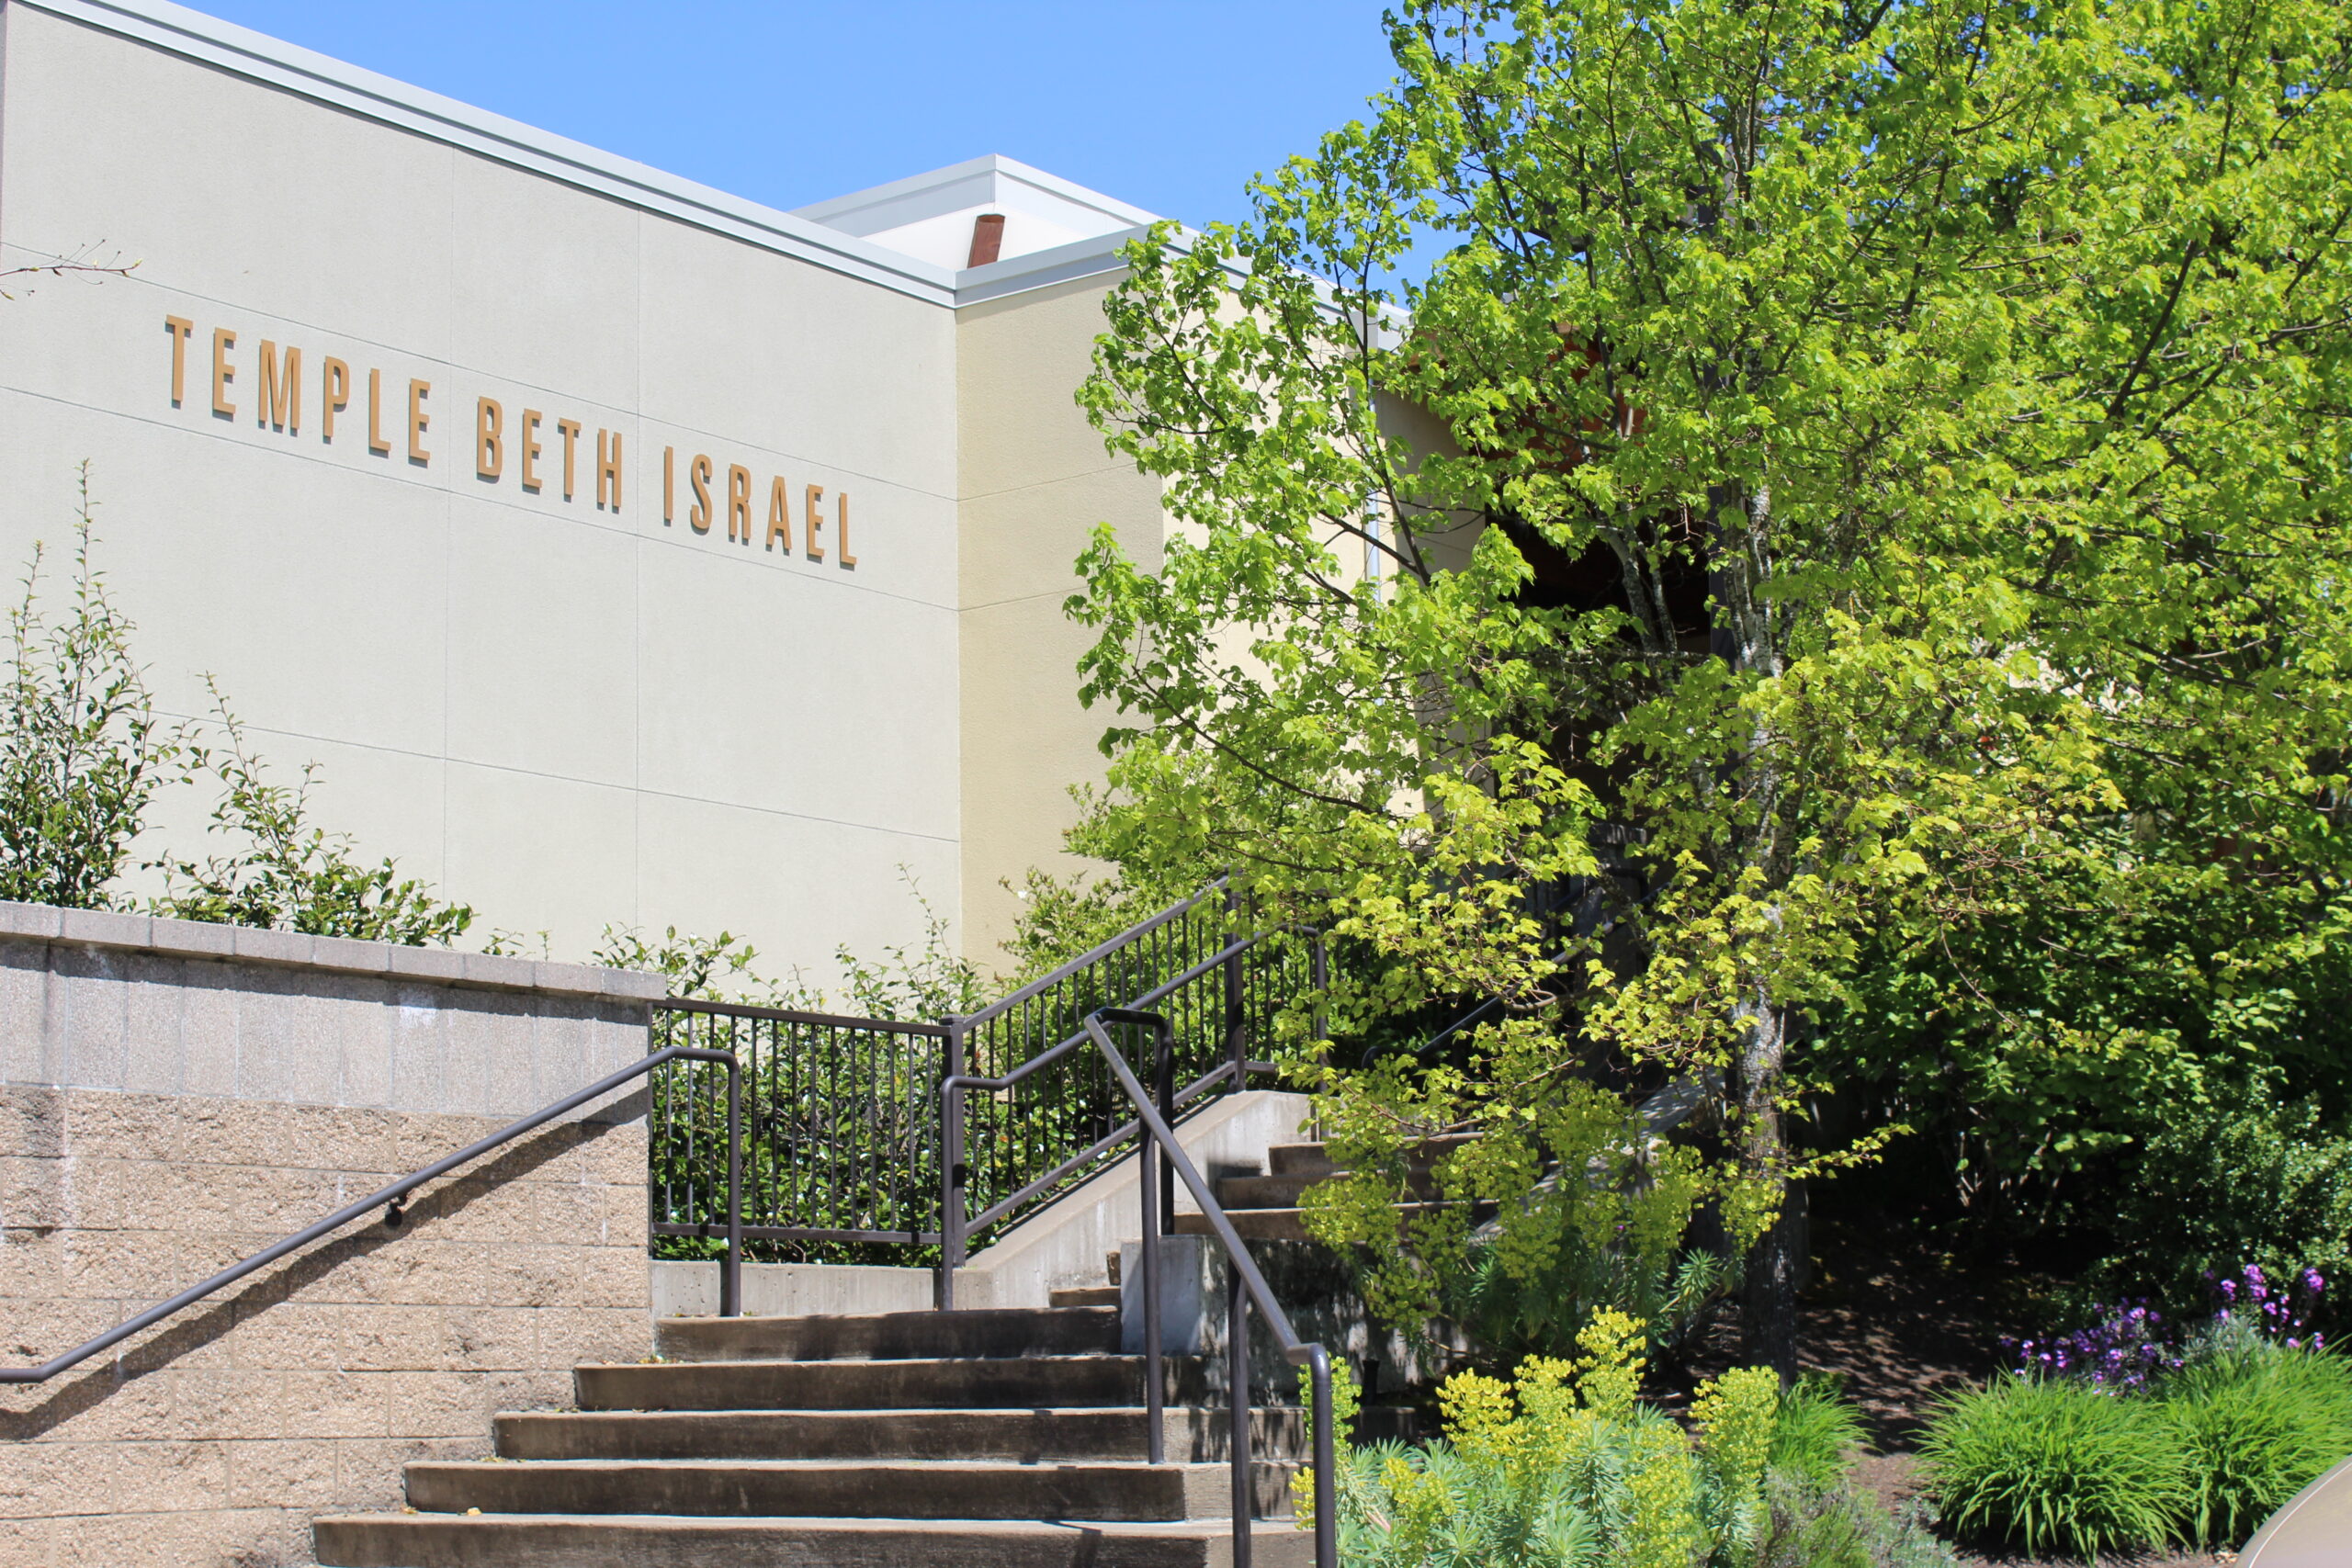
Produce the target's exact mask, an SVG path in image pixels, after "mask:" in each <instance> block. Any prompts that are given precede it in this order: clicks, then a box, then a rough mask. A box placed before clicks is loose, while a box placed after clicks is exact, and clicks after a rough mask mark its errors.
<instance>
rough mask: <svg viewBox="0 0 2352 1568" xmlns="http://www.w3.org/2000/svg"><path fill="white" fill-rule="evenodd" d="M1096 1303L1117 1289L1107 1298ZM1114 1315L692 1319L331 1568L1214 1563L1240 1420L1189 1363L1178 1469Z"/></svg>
mask: <svg viewBox="0 0 2352 1568" xmlns="http://www.w3.org/2000/svg"><path fill="white" fill-rule="evenodd" d="M1090 1289H1097V1290H1099V1289H1100V1287H1092V1288H1090ZM1118 1316H1119V1314H1118V1310H1117V1308H1116V1307H1114V1306H1111V1305H1108V1304H1093V1303H1091V1302H1090V1303H1086V1304H1071V1305H1057V1306H1055V1307H1050V1308H1042V1309H1022V1310H991V1311H979V1312H956V1313H889V1314H877V1315H874V1316H862V1317H800V1318H736V1319H718V1318H694V1319H670V1320H666V1321H664V1322H662V1323H661V1324H660V1325H657V1327H656V1331H655V1348H656V1350H657V1352H658V1354H659V1356H660V1358H662V1359H657V1360H654V1361H650V1362H646V1363H644V1364H641V1365H635V1366H585V1367H581V1368H579V1369H577V1371H575V1373H574V1388H575V1394H576V1403H577V1404H578V1406H579V1408H578V1409H576V1410H572V1411H563V1412H548V1413H530V1414H510V1415H502V1416H498V1417H497V1418H496V1420H495V1422H494V1424H493V1429H492V1435H493V1440H494V1445H495V1446H494V1452H495V1454H496V1457H495V1458H494V1459H492V1460H488V1461H475V1462H451V1461H420V1462H417V1463H413V1464H411V1465H409V1466H408V1467H407V1472H406V1473H407V1495H408V1504H409V1510H408V1511H407V1512H405V1513H400V1514H379V1515H356V1516H341V1517H322V1518H321V1519H319V1520H318V1521H317V1522H316V1524H315V1526H314V1527H313V1541H314V1546H315V1549H316V1555H317V1559H318V1561H319V1562H321V1563H322V1564H327V1565H332V1568H542V1565H545V1568H555V1565H557V1564H561V1565H563V1568H601V1565H605V1564H611V1565H614V1568H620V1565H622V1564H627V1565H628V1568H718V1565H719V1564H725V1565H727V1568H766V1565H770V1564H774V1565H776V1568H783V1565H786V1564H789V1565H791V1568H827V1565H840V1568H868V1565H870V1568H929V1565H932V1564H937V1565H940V1568H948V1565H951V1564H953V1565H956V1568H967V1565H975V1568H1081V1565H1085V1568H1216V1565H1221V1564H1227V1563H1229V1562H1230V1560H1231V1552H1232V1539H1231V1537H1232V1511H1233V1493H1232V1472H1231V1470H1230V1467H1229V1466H1228V1465H1227V1463H1226V1462H1224V1461H1225V1459H1226V1457H1227V1435H1228V1421H1227V1413H1226V1412H1225V1411H1223V1410H1219V1409H1211V1408H1208V1407H1206V1406H1204V1404H1203V1403H1202V1390H1203V1387H1204V1368H1203V1367H1202V1366H1201V1364H1200V1363H1199V1361H1198V1360H1197V1359H1192V1358H1170V1359H1169V1360H1168V1361H1167V1363H1166V1371H1167V1387H1166V1393H1167V1396H1168V1398H1169V1399H1170V1408H1169V1410H1168V1413H1167V1416H1166V1420H1165V1424H1164V1426H1163V1428H1162V1430H1163V1432H1164V1435H1165V1438H1166V1444H1167V1452H1168V1455H1169V1459H1168V1461H1167V1462H1166V1463H1162V1464H1151V1463H1148V1462H1147V1461H1145V1459H1144V1457H1143V1456H1144V1453H1145V1451H1146V1450H1145V1444H1146V1436H1147V1435H1146V1430H1145V1420H1144V1410H1143V1402H1142V1393H1143V1376H1144V1364H1143V1359H1142V1358H1141V1357H1137V1356H1124V1355H1120V1354H1118V1353H1117V1349H1118V1340H1119V1324H1118ZM1304 1435H1305V1434H1304V1424H1303V1422H1302V1420H1301V1417H1300V1413H1299V1412H1297V1411H1295V1410H1276V1411H1263V1412H1260V1413H1258V1414H1257V1415H1256V1416H1253V1418H1252V1453H1253V1455H1254V1456H1255V1457H1256V1458H1257V1460H1258V1461H1259V1462H1258V1463H1256V1464H1255V1465H1254V1466H1253V1467H1252V1477H1251V1488H1250V1490H1251V1494H1252V1495H1251V1508H1252V1512H1253V1515H1254V1516H1255V1517H1256V1518H1257V1519H1258V1520H1259V1521H1260V1522H1258V1523H1257V1524H1255V1525H1254V1526H1253V1527H1252V1529H1251V1537H1252V1541H1253V1555H1254V1558H1255V1560H1256V1561H1257V1562H1259V1563H1261V1564H1265V1565H1267V1568H1289V1565H1292V1564H1305V1563H1307V1562H1312V1561H1313V1555H1314V1553H1313V1540H1312V1538H1311V1537H1309V1536H1308V1535H1306V1533H1304V1532H1302V1531H1300V1530H1298V1529H1295V1528H1294V1527H1293V1526H1292V1525H1291V1524H1290V1523H1289V1522H1288V1519H1287V1517H1286V1516H1287V1515H1288V1513H1289V1496H1288V1486H1289V1481H1290V1477H1291V1475H1292V1473H1293V1472H1294V1470H1295V1464H1296V1461H1297V1457H1298V1455H1299V1454H1300V1452H1301V1449H1302V1445H1303V1441H1304Z"/></svg>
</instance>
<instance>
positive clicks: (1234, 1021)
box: [1225, 883, 1250, 1094]
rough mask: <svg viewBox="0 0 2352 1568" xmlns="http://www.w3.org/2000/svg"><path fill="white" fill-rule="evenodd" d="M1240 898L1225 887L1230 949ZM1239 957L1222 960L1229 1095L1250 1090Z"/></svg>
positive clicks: (1238, 935)
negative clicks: (1230, 1072)
mask: <svg viewBox="0 0 2352 1568" xmlns="http://www.w3.org/2000/svg"><path fill="white" fill-rule="evenodd" d="M1240 915H1241V895H1240V894H1239V893H1238V892H1236V891H1235V890H1234V887H1233V885H1232V884H1231V883H1227V885H1226V888H1225V928H1226V930H1225V942H1226V945H1227V947H1231V946H1233V945H1234V944H1235V943H1237V942H1239V941H1240V940H1241V919H1240ZM1242 1000H1243V987H1242V973H1241V954H1240V953H1232V954H1230V955H1229V956H1227V959H1226V961H1225V1059H1226V1061H1227V1063H1229V1064H1231V1066H1232V1067H1233V1082H1232V1087H1231V1088H1230V1089H1228V1090H1227V1093H1229V1094H1239V1093H1240V1092H1241V1091H1242V1090H1243V1089H1248V1088H1249V1087H1250V1031H1249V1025H1248V1022H1247V1020H1246V1018H1245V1017H1244V1013H1243V1006H1242Z"/></svg>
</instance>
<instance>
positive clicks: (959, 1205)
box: [936, 876, 1329, 1311]
mask: <svg viewBox="0 0 2352 1568" xmlns="http://www.w3.org/2000/svg"><path fill="white" fill-rule="evenodd" d="M1216 897H1223V898H1224V900H1225V905H1226V908H1227V913H1228V918H1234V917H1238V913H1239V900H1238V897H1237V895H1236V894H1235V892H1234V890H1233V887H1232V884H1231V879H1230V878H1228V877H1222V876H1221V877H1218V878H1217V879H1216V881H1215V882H1212V883H1210V884H1209V885H1208V886H1206V887H1204V888H1203V889H1202V890H1201V891H1200V892H1198V893H1195V894H1193V895H1192V896H1191V897H1187V898H1182V899H1179V900H1177V901H1176V902H1175V903H1173V904H1170V905H1169V906H1168V907H1167V908H1164V909H1161V910H1160V911H1159V913H1157V914H1155V915H1153V916H1152V917H1151V918H1150V919H1146V920H1143V921H1141V922H1139V923H1137V924H1136V925H1134V926H1131V927H1129V928H1128V929H1127V930H1125V931H1122V932H1120V933H1119V934H1118V935H1117V936H1115V937H1114V938H1112V939H1111V940H1110V941H1108V942H1103V943H1101V944H1099V945H1097V946H1095V947H1093V948H1091V949H1090V950H1088V951H1087V952H1085V953H1081V954H1080V955H1079V956H1078V957H1076V958H1073V959H1071V960H1070V961H1069V963H1067V964H1062V965H1061V966H1060V967H1058V968H1057V969H1055V970H1054V971H1053V972H1052V973H1050V974H1048V975H1046V976H1042V977H1041V978H1039V979H1036V980H1034V981H1031V982H1030V983H1029V984H1028V985H1026V986H1023V987H1021V988H1020V989H1018V990H1016V991H1014V992H1013V993H1012V995H1010V996H1008V997H1006V998H1002V999H1001V1000H1000V1001H997V1002H993V1003H991V1004H989V1006H988V1007H986V1008H983V1009H981V1010H979V1011H978V1012H974V1013H967V1014H963V1015H960V1016H951V1017H948V1018H946V1019H944V1020H943V1021H942V1022H943V1024H944V1027H945V1029H946V1032H947V1035H948V1039H947V1053H948V1064H947V1073H946V1076H945V1077H944V1079H943V1080H942V1082H941V1085H940V1147H941V1156H942V1157H941V1161H940V1166H941V1169H940V1181H941V1192H940V1221H941V1223H940V1232H941V1235H940V1243H941V1246H940V1251H941V1258H940V1269H939V1278H938V1284H937V1289H936V1303H937V1304H938V1306H939V1307H940V1308H941V1309H942V1310H943V1311H944V1310H948V1309H951V1308H953V1307H954V1306H955V1304H956V1269H958V1268H960V1267H961V1266H962V1265H963V1263H964V1261H965V1257H966V1247H967V1241H966V1238H967V1237H968V1236H969V1235H971V1234H972V1233H973V1232H974V1231H976V1230H978V1229H980V1228H982V1227H983V1226H986V1225H988V1224H992V1223H994V1222H995V1221H997V1220H1000V1219H1001V1218H1003V1217H1005V1216H1006V1215H1008V1214H1010V1213H1014V1212H1016V1211H1017V1210H1019V1208H1020V1207H1021V1206H1022V1205H1023V1204H1024V1203H1026V1202H1028V1201H1031V1200H1032V1199H1035V1198H1036V1197H1038V1196H1040V1195H1041V1194H1043V1193H1045V1192H1047V1191H1049V1190H1052V1189H1053V1188H1054V1187H1055V1186H1056V1185H1057V1184H1059V1183H1062V1182H1064V1181H1067V1180H1068V1179H1069V1178H1070V1177H1071V1176H1072V1175H1074V1174H1076V1173H1077V1172H1079V1171H1080V1170H1082V1169H1084V1168H1086V1167H1087V1166H1088V1165H1089V1164H1091V1162H1092V1161H1093V1160H1095V1159H1096V1158H1098V1157H1100V1156H1102V1155H1103V1153H1104V1152H1105V1151H1107V1150H1109V1149H1111V1148H1113V1147H1114V1146H1116V1145H1118V1144H1119V1143H1120V1142H1122V1141H1124V1140H1125V1138H1126V1137H1127V1136H1128V1135H1129V1134H1132V1133H1133V1132H1134V1131H1135V1128H1136V1123H1135V1122H1125V1123H1124V1124H1122V1125H1120V1126H1119V1127H1116V1128H1114V1129H1113V1130H1112V1131H1110V1132H1109V1133H1108V1134H1105V1135H1103V1137H1101V1138H1099V1139H1097V1140H1096V1141H1095V1142H1094V1144H1093V1145H1091V1146H1089V1147H1088V1148H1085V1149H1083V1150H1080V1151H1078V1152H1077V1153H1075V1154H1072V1155H1070V1156H1066V1157H1065V1158H1063V1159H1062V1160H1060V1161H1059V1162H1058V1163H1057V1164H1056V1165H1055V1167H1054V1168H1052V1169H1051V1170H1048V1171H1046V1172H1045V1173H1044V1174H1042V1175H1040V1176H1038V1177H1036V1178H1035V1179H1032V1180H1030V1181H1028V1182H1027V1183H1025V1184H1024V1185H1023V1186H1022V1187H1021V1188H1020V1189H1019V1190H1017V1191H1015V1192H1013V1193H1012V1194H1010V1195H1007V1196H1005V1197H1001V1198H999V1199H998V1200H997V1201H995V1202H993V1203H991V1204H990V1205H989V1207H988V1208H987V1209H985V1210H983V1211H982V1212H981V1213H978V1214H970V1213H966V1212H965V1194H964V1183H965V1173H966V1165H965V1160H964V1127H965V1108H964V1098H963V1093H962V1089H963V1087H964V1086H965V1085H967V1083H969V1084H977V1083H979V1082H981V1081H983V1080H980V1079H978V1078H967V1077H964V1068H965V1066H967V1063H966V1060H965V1056H964V1052H963V1043H964V1041H965V1040H966V1039H967V1037H968V1036H969V1035H970V1033H971V1032H973V1031H974V1030H975V1029H977V1028H978V1027H979V1026H980V1025H982V1024H985V1023H987V1022H988V1021H990V1020H993V1019H996V1018H999V1017H1001V1016H1002V1015H1003V1014H1005V1013H1006V1012H1007V1011H1009V1010H1012V1008H1014V1007H1017V1006H1019V1005H1021V1004H1022V1003H1023V1002H1026V1001H1029V1000H1032V999H1034V998H1036V997H1038V996H1041V995H1043V994H1045V993H1046V992H1047V991H1048V990H1050V989H1051V988H1052V987H1054V986H1056V985H1058V984H1060V983H1061V982H1063V981H1065V980H1069V979H1071V978H1073V977H1075V976H1079V975H1080V974H1083V973H1084V972H1085V971H1086V970H1087V969H1089V968H1090V967H1091V966H1093V965H1095V964H1101V963H1103V961H1105V960H1106V959H1109V958H1112V957H1114V956H1116V955H1117V954H1118V953H1121V952H1122V951H1124V950H1125V949H1127V948H1130V947H1132V946H1134V945H1135V944H1136V942H1140V941H1142V940H1143V939H1145V938H1147V937H1148V936H1150V935H1151V934H1152V933H1153V932H1154V931H1159V929H1160V928H1162V927H1163V926H1165V925H1167V924H1168V923H1169V922H1170V921H1171V920H1174V919H1178V918H1180V917H1182V916H1183V915H1185V914H1187V913H1189V912H1190V911H1192V910H1194V909H1197V908H1200V907H1201V906H1202V905H1204V904H1205V903H1207V902H1209V901H1210V900H1211V899H1213V898H1216ZM1283 935H1298V936H1305V937H1306V938H1308V939H1309V940H1310V942H1311V943H1312V947H1311V953H1310V963H1311V964H1312V965H1313V974H1314V980H1313V984H1314V986H1315V987H1316V988H1317V990H1318V991H1319V990H1320V989H1321V988H1322V987H1324V985H1325V984H1327V983H1328V978H1329V976H1328V975H1327V973H1326V969H1327V961H1326V956H1325V953H1324V948H1323V942H1322V933H1321V932H1320V931H1316V930H1314V929H1312V928H1310V927H1306V926H1301V925H1295V924H1289V925H1281V926H1275V927H1273V928H1271V929H1269V930H1266V931H1251V932H1248V933H1246V934H1244V933H1240V932H1233V931H1228V936H1227V941H1226V942H1224V943H1223V944H1222V945H1221V946H1219V947H1218V948H1217V949H1216V951H1215V952H1213V953H1209V954H1208V955H1207V956H1205V957H1204V958H1201V959H1199V960H1197V961H1195V962H1194V963H1193V964H1189V965H1187V966H1186V967H1185V968H1183V969H1182V970H1180V971H1179V972H1178V973H1176V974H1174V975H1171V976H1168V977H1166V978H1164V979H1162V980H1160V981H1159V983H1158V984H1156V985H1154V986H1152V987H1149V988H1148V989H1146V990H1144V991H1142V992H1140V993H1138V994H1136V995H1134V996H1130V997H1126V998H1122V1002H1123V1005H1124V1006H1125V1007H1127V1008H1131V1009H1133V1008H1148V1007H1150V1006H1152V1005H1154V1004H1156V1003H1158V1002H1160V1001H1162V1000H1164V999H1165V998H1169V997H1171V996H1173V995H1175V994H1176V993H1177V992H1179V991H1181V990H1182V989H1183V988H1184V987H1187V986H1190V985H1193V984H1194V983H1195V982H1197V981H1199V980H1202V979H1204V978H1206V977H1207V976H1211V975H1213V974H1216V972H1217V971H1218V970H1220V969H1222V970H1223V971H1224V972H1225V976H1226V980H1225V989H1226V1002H1225V1005H1226V1032H1227V1053H1228V1055H1227V1060H1226V1061H1225V1062H1223V1063H1222V1064H1220V1065H1219V1066H1216V1068H1214V1069H1212V1070H1211V1071H1209V1072H1208V1073H1206V1074H1205V1075H1204V1076H1202V1077H1198V1078H1195V1079H1194V1080H1193V1081H1192V1082H1191V1083H1189V1084H1186V1085H1185V1086H1184V1087H1183V1089H1182V1091H1181V1093H1179V1094H1177V1095H1176V1096H1175V1098H1174V1099H1173V1100H1170V1103H1169V1105H1168V1106H1167V1107H1166V1109H1167V1110H1169V1111H1170V1114H1171V1115H1172V1113H1173V1111H1174V1109H1175V1107H1177V1106H1180V1105H1182V1104H1185V1103H1187V1102H1189V1101H1191V1100H1195V1099H1197V1098H1198V1097H1199V1096H1200V1095H1202V1094H1204V1092H1206V1091H1207V1090H1208V1089H1210V1088H1212V1087H1214V1086H1215V1085H1216V1084H1219V1083H1227V1082H1229V1083H1230V1084H1231V1085H1232V1087H1233V1088H1234V1089H1235V1090H1237V1091H1238V1090H1240V1089H1246V1088H1247V1087H1248V1083H1249V1075H1250V1074H1251V1073H1253V1072H1262V1073H1272V1072H1275V1071H1279V1070H1280V1069H1279V1068H1278V1067H1277V1066H1275V1065H1274V1064H1272V1063H1268V1062H1260V1061H1255V1060H1252V1059H1251V1058H1250V1053H1249V1051H1248V1049H1247V1043H1246V1041H1245V1040H1244V1039H1243V1037H1242V1032H1241V1021H1240V1015H1241V994H1240V974H1239V969H1238V965H1239V964H1240V963H1241V962H1242V959H1243V956H1244V955H1245V954H1247V953H1249V952H1250V950H1251V949H1253V948H1256V947H1257V946H1258V945H1259V944H1260V943H1261V942H1266V941H1267V940H1268V939H1270V938H1272V937H1276V936H1283ZM1322 1030H1323V1024H1322V1015H1321V1014H1320V1013H1319V1012H1318V1013H1317V1015H1316V1028H1315V1032H1316V1034H1317V1037H1318V1038H1320V1037H1321V1034H1322ZM1085 1043H1087V1035H1086V1032H1085V1031H1084V1029H1083V1028H1082V1027H1081V1028H1080V1030H1079V1031H1078V1032H1074V1033H1072V1034H1070V1035H1069V1036H1067V1037H1065V1038H1064V1039H1062V1040H1060V1041H1057V1042H1056V1043H1053V1044H1051V1045H1048V1046H1047V1047H1046V1048H1045V1049H1044V1050H1042V1051H1039V1052H1038V1053H1037V1054H1036V1055H1033V1056H1031V1057H1029V1058H1027V1059H1026V1060H1025V1061H1023V1063H1022V1064H1021V1065H1020V1066H1017V1067H1015V1068H1013V1069H1012V1071H1011V1072H1010V1073H1008V1074H1006V1075H1005V1076H1004V1077H1001V1078H996V1079H989V1080H985V1081H987V1082H989V1083H991V1084H993V1085H997V1086H999V1087H1000V1088H1001V1089H1011V1088H1012V1086H1014V1085H1016V1084H1018V1083H1021V1082H1022V1081H1023V1080H1025V1079H1026V1078H1028V1077H1031V1076H1033V1075H1035V1074H1036V1073H1038V1072H1041V1071H1043V1070H1044V1069H1045V1068H1046V1067H1048V1066H1052V1065H1053V1064H1055V1063H1057V1062H1059V1061H1061V1060H1063V1059H1064V1058H1066V1057H1068V1056H1069V1055H1071V1054H1072V1053H1074V1052H1076V1051H1078V1050H1080V1048H1081V1047H1082V1046H1084V1045H1085Z"/></svg>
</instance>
